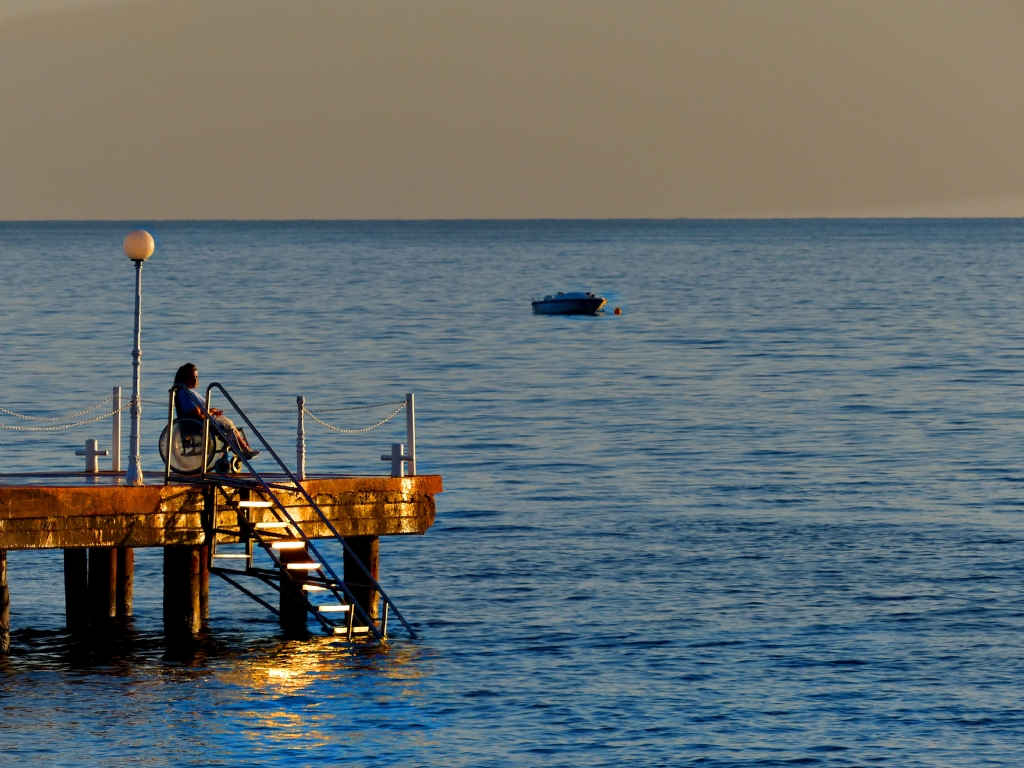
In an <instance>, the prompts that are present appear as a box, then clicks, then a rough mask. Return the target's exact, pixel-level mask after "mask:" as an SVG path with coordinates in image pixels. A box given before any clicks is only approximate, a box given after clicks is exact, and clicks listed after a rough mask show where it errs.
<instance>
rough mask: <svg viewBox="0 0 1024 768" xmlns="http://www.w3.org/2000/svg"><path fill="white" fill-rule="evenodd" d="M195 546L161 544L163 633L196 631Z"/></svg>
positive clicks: (176, 635) (188, 634) (178, 635)
mask: <svg viewBox="0 0 1024 768" xmlns="http://www.w3.org/2000/svg"><path fill="white" fill-rule="evenodd" d="M199 614H200V607H199V547H188V546H171V547H164V634H165V635H166V636H167V638H168V639H181V638H188V637H192V636H193V635H197V634H199V628H200V624H201V621H200V618H199Z"/></svg>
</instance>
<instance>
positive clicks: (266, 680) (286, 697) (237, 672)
mask: <svg viewBox="0 0 1024 768" xmlns="http://www.w3.org/2000/svg"><path fill="white" fill-rule="evenodd" d="M421 657H422V653H421V652H420V650H419V649H418V648H417V647H416V646H414V645H411V644H404V643H403V644H401V645H390V644H389V645H384V646H369V645H353V644H348V643H345V642H340V641H338V640H337V639H335V638H330V637H312V638H309V639H305V640H293V641H288V642H284V643H282V644H281V645H278V646H276V647H274V648H269V649H267V648H263V649H260V650H258V651H255V652H253V654H252V656H251V657H249V658H241V659H238V660H237V663H236V664H234V665H232V667H231V668H230V669H224V670H222V671H220V672H218V673H217V674H218V678H219V679H220V680H221V681H222V682H223V683H225V684H228V685H233V686H238V687H240V688H244V689H246V691H247V693H250V692H254V693H257V695H258V696H259V700H260V701H261V703H262V705H263V706H260V707H258V708H252V709H249V710H248V711H246V712H244V713H240V715H239V717H238V722H241V723H245V724H246V725H245V730H246V731H247V732H250V733H253V734H258V736H259V738H260V739H267V740H270V741H273V742H277V743H284V742H288V741H290V740H301V742H302V743H304V744H306V745H308V746H316V745H319V746H323V745H326V744H330V743H335V742H338V741H339V740H345V741H361V740H362V734H361V731H360V730H359V729H355V730H350V729H343V730H340V731H339V729H338V728H337V727H336V725H335V724H336V722H337V718H338V708H337V707H324V708H323V709H321V705H322V704H323V702H322V701H319V700H317V699H315V698H314V697H312V696H309V695H308V694H309V693H311V690H310V689H312V688H313V686H314V684H316V683H317V682H318V681H321V680H335V681H341V682H342V683H343V682H344V681H343V678H344V676H346V675H365V674H367V673H370V674H372V675H373V676H374V677H376V678H380V679H381V680H382V681H383V680H390V681H397V682H399V683H402V682H403V681H408V682H412V681H414V680H416V679H419V678H420V677H422V676H423V674H424V673H423V670H422V666H421V665H420V664H418V663H417V661H419V660H420V659H421ZM356 690H359V688H358V687H357V689H356ZM394 693H395V691H394V689H392V690H391V691H390V692H389V695H394ZM304 694H306V700H305V701H303V702H301V705H300V704H299V702H297V701H296V699H295V698H294V697H296V696H303V695H304ZM328 695H330V696H331V698H334V697H335V696H345V695H365V690H363V691H362V693H361V694H356V693H355V691H352V692H351V693H349V694H347V693H346V692H345V686H344V685H341V686H339V688H338V689H337V691H336V692H335V693H334V694H333V695H332V694H328ZM240 698H242V699H249V698H250V697H249V696H248V695H246V696H244V697H240ZM416 739H417V740H422V736H417V737H416Z"/></svg>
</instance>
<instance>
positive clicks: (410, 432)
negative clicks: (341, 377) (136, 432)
mask: <svg viewBox="0 0 1024 768" xmlns="http://www.w3.org/2000/svg"><path fill="white" fill-rule="evenodd" d="M111 400H113V401H114V409H113V410H111V411H110V412H109V413H104V414H102V415H100V416H95V417H93V418H90V419H84V420H82V421H75V422H70V423H67V424H53V425H48V426H15V425H13V424H0V429H5V430H8V431H11V432H59V431H61V430H65V429H73V428H74V427H82V426H85V425H87V424H95V423H96V422H98V421H103V419H109V418H111V417H113V418H114V430H113V438H112V446H111V447H112V449H113V450H112V454H113V455H114V457H115V458H114V460H113V461H112V468H113V470H114V471H119V470H120V452H121V451H120V445H121V440H120V437H121V434H120V433H121V423H120V421H121V420H120V414H121V413H122V412H123V411H126V410H128V409H129V408H130V407H131V401H129V402H128V403H126V404H125V405H123V406H122V405H120V403H121V392H120V387H115V388H114V394H113V395H111V396H110V397H107V398H104V399H103V400H100V402H98V403H96V404H95V405H92V406H90V407H88V408H85V409H83V410H81V411H76V412H75V413H69V414H67V415H65V416H31V415H28V414H24V413H18V412H17V411H12V410H8V409H7V408H0V413H3V414H6V415H8V416H12V417H15V418H19V419H25V420H28V421H66V420H68V419H73V418H76V417H78V416H83V415H85V414H87V413H91V412H92V411H95V410H96V409H97V408H99V407H100V406H102V405H104V404H105V403H109V402H110V401H111ZM140 402H141V403H147V404H150V405H161V406H162V405H164V403H163V402H162V401H160V400H146V399H142V398H140ZM296 405H297V408H296V409H292V408H262V409H252V410H251V411H250V413H278V414H289V413H297V416H298V433H297V439H296V460H297V470H298V476H299V478H300V479H304V478H305V475H306V438H305V418H304V417H305V416H306V415H308V416H309V417H310V418H311V419H312V420H313V421H315V422H316V423H317V424H319V425H320V426H322V427H324V428H325V429H329V430H331V431H332V432H337V433H339V434H343V435H358V434H363V433H365V432H370V431H372V430H374V429H377V428H378V427H382V426H383V425H385V424H387V423H388V422H389V421H391V420H392V419H393V418H395V416H397V415H398V414H399V413H401V412H402V411H403V410H404V411H405V412H406V431H407V442H406V443H405V444H404V445H403V444H400V443H393V444H392V446H391V447H392V451H391V456H390V457H385V456H382V457H381V458H382V459H385V458H388V459H389V460H392V475H394V476H398V477H401V476H404V474H405V473H404V464H405V463H407V464H408V467H409V475H415V474H416V416H415V405H414V399H413V395H412V394H408V395H406V396H405V399H404V400H391V401H388V402H385V403H372V404H370V405H349V406H344V407H341V408H315V409H314V408H307V407H306V404H305V398H304V397H298V398H296ZM388 406H398V407H397V408H395V410H393V411H392V412H391V413H389V414H388V415H387V416H385V417H384V418H383V419H381V420H380V421H377V422H375V423H373V424H371V425H370V426H368V427H356V428H346V427H337V426H335V425H333V424H329V423H327V422H326V421H324V420H323V419H321V418H320V417H319V416H317V414H324V413H344V412H347V411H366V410H372V409H375V408H386V407H388ZM406 447H408V452H407V453H406ZM396 467H397V469H396ZM396 473H397V474H396Z"/></svg>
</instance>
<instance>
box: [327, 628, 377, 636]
mask: <svg viewBox="0 0 1024 768" xmlns="http://www.w3.org/2000/svg"><path fill="white" fill-rule="evenodd" d="M369 631H370V628H369V627H352V634H353V635H365V634H368V633H369ZM334 634H336V635H347V634H348V627H335V628H334Z"/></svg>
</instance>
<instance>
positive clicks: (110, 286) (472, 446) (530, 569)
mask: <svg viewBox="0 0 1024 768" xmlns="http://www.w3.org/2000/svg"><path fill="white" fill-rule="evenodd" d="M140 226H141V227H145V228H147V229H148V230H149V231H151V232H152V233H153V234H154V236H155V238H156V242H157V246H156V252H155V254H154V255H153V257H152V258H151V259H150V260H149V261H148V262H147V263H146V264H145V267H144V269H143V307H142V309H143V321H142V374H141V382H142V397H143V398H144V400H145V401H146V402H145V403H144V406H143V414H142V427H141V429H142V445H143V455H142V463H143V467H144V469H146V470H150V471H157V470H159V469H160V468H161V462H160V458H159V456H158V453H157V438H158V435H159V433H160V430H161V428H162V425H163V423H165V419H166V413H167V411H166V405H165V403H166V398H167V391H168V388H169V387H170V386H171V383H172V379H173V376H174V372H175V370H176V369H177V368H178V366H179V365H182V364H183V363H194V364H195V365H197V366H198V369H199V376H200V387H201V388H205V386H206V385H207V384H208V383H210V382H213V381H216V382H220V383H221V384H222V385H223V386H224V387H225V388H226V389H227V390H228V391H229V392H230V393H231V394H232V396H233V397H234V398H235V399H236V400H237V401H238V403H239V404H240V405H242V407H243V408H245V409H251V411H252V412H253V415H252V418H253V420H254V423H255V424H257V426H258V427H259V429H260V430H261V432H262V433H263V434H264V435H265V436H266V437H267V440H268V442H270V443H271V444H272V445H273V446H274V447H275V449H277V450H278V452H279V453H280V454H281V455H282V456H283V457H286V459H287V460H289V461H294V460H295V444H296V428H297V425H296V411H295V402H296V401H295V398H296V396H300V395H301V396H303V397H305V399H306V404H307V407H309V408H310V409H312V410H314V411H316V410H317V409H320V410H321V413H320V414H319V415H320V418H321V419H322V420H323V421H324V422H326V423H329V424H331V425H332V426H334V427H336V428H339V429H362V428H364V427H367V426H371V425H372V424H374V423H376V422H377V421H379V420H381V419H383V418H384V417H385V416H387V415H388V414H389V413H390V412H391V411H392V410H394V409H393V407H390V406H380V405H378V404H381V403H388V402H393V401H398V400H401V399H402V398H404V396H405V394H406V393H408V392H412V393H415V395H416V405H417V440H418V446H417V453H418V456H417V458H418V470H419V473H421V474H438V475H441V476H442V477H443V484H444V492H443V493H442V494H440V495H439V496H437V518H436V521H435V523H434V525H433V527H431V528H430V530H429V531H428V532H427V533H426V534H425V535H423V536H395V537H387V538H384V539H382V541H381V566H380V580H381V582H382V585H383V587H384V589H385V590H387V591H388V593H389V595H390V596H391V598H392V599H393V600H394V601H395V604H396V605H397V606H399V608H400V610H401V611H402V613H403V615H404V616H406V618H408V619H409V621H410V622H411V624H412V625H413V626H414V627H415V629H416V631H417V632H418V633H419V635H420V638H419V639H418V640H412V639H410V638H409V637H408V636H407V635H405V634H404V633H403V631H402V628H401V626H400V625H399V624H398V623H397V622H394V621H392V623H391V626H390V637H389V642H388V644H387V645H386V646H383V647H370V646H368V645H366V644H356V645H349V644H347V643H345V642H343V641H340V640H338V639H335V638H331V637H323V636H320V635H319V634H317V633H315V632H314V633H313V634H312V635H311V636H310V638H309V639H298V640H296V639H289V638H287V637H285V636H284V635H283V634H282V632H281V630H280V628H279V627H278V625H277V624H276V623H275V618H274V616H273V615H272V614H270V613H269V612H268V611H266V610H265V609H264V608H263V607H261V606H260V605H259V604H258V603H255V602H254V601H252V600H250V599H249V598H247V597H246V596H245V595H243V594H242V593H240V592H237V591H235V590H234V589H233V588H232V587H231V586H230V585H228V584H227V583H225V582H221V581H219V580H217V579H214V581H213V584H212V585H211V616H210V620H209V623H208V625H207V626H206V627H205V628H204V631H203V635H202V637H201V638H200V640H199V642H198V643H197V646H196V648H195V649H194V650H193V651H192V652H191V653H188V654H181V653H172V652H170V650H169V648H168V646H167V645H166V643H165V641H164V637H163V634H162V619H161V590H162V580H161V569H162V555H161V552H160V550H156V549H139V550H137V552H136V575H135V590H136V591H135V608H134V614H135V615H134V617H133V618H132V619H131V621H130V622H129V623H128V625H127V626H126V627H124V628H123V631H122V632H121V633H120V634H118V635H117V636H116V637H113V638H106V639H97V640H94V641H92V642H88V643H82V642H77V641H76V642H73V641H72V639H71V638H70V637H69V635H68V634H67V632H66V629H65V618H64V598H63V579H62V555H61V552H60V551H33V552H28V551H15V552H11V553H10V554H9V557H8V561H9V583H10V592H11V605H12V608H11V624H12V650H11V653H10V655H9V656H8V657H7V658H6V659H4V660H2V661H0V764H2V765H3V766H4V768H15V767H18V768H20V767H21V766H147V767H148V766H153V767H163V766H310V767H314V766H315V767H317V768H320V767H321V766H328V765H331V766H333V765H352V766H399V765H401V766H509V765H517V766H519V765H521V766H624V765H630V766H632V765H636V766H690V765H693V766H715V767H717V766H789V765H808V766H874V765H888V766H899V767H900V768H909V767H912V766H980V765H986V766H1004V765H1005V766H1014V765H1021V764H1024V450H1022V449H1024V418H1022V416H1024V413H1022V409H1024V386H1022V384H1024V220H936V219H931V220H802V221H801V220H796V221H691V220H680V221H452V222H440V221H439V222H384V221H381V222H321V221H315V222H313V221H311V222H259V221H253V222H248V221H247V222H229V221H224V222H216V221H212V222H187V221H182V222H164V221H157V222H146V221H138V222H135V221H132V222H65V223H61V222H55V223H11V222H8V223H2V224H0V407H2V408H5V409H7V410H11V411H15V412H18V413H22V414H28V415H36V416H51V415H52V416H58V415H64V414H70V413H74V412H76V411H80V410H82V409H84V408H87V407H89V406H91V405H93V404H95V403H97V402H99V401H101V400H103V399H104V398H106V397H107V396H109V395H110V394H111V391H112V387H114V386H121V387H123V388H124V391H125V393H126V395H127V393H128V392H130V388H131V376H132V368H131V349H132V333H133V328H132V325H133V312H134V289H135V275H134V270H133V268H132V265H131V264H130V262H129V261H128V260H127V259H126V258H125V256H124V254H123V253H122V251H121V241H122V239H123V237H124V235H125V234H126V233H127V232H128V231H129V230H131V229H134V228H136V227H140ZM560 290H561V291H570V290H589V291H594V292H596V293H600V294H602V295H603V296H605V297H607V299H608V307H607V311H606V312H605V313H604V314H602V315H599V316H596V317H557V316H539V315H533V314H532V312H531V307H530V300H531V298H533V297H536V296H541V295H544V294H547V293H552V292H555V291H560ZM616 307H618V308H620V309H621V314H618V315H617V314H615V313H614V312H613V310H614V308H616ZM214 405H218V401H217V399H216V397H215V398H214ZM220 405H222V406H223V403H220ZM358 405H373V406H376V407H375V408H368V409H364V410H356V411H333V410H332V411H328V409H336V408H345V407H350V406H358ZM105 407H109V404H108V405H107V406H103V407H101V409H99V410H95V411H92V412H90V414H87V415H85V416H81V417H78V420H87V419H89V418H90V417H91V416H92V415H96V414H98V415H102V414H103V412H104V411H103V410H102V408H105ZM257 411H260V412H258V413H257ZM0 423H2V424H7V425H16V426H25V425H32V424H36V423H38V422H28V421H25V420H20V419H17V418H15V417H11V416H8V415H6V414H2V413H0ZM90 438H94V439H97V440H99V442H100V448H109V443H110V420H109V419H106V420H100V421H97V422H93V423H91V424H85V425H82V426H79V427H75V428H72V429H68V430H57V431H50V432H16V431H10V430H0V482H2V481H3V477H2V475H3V474H11V473H18V472H27V471H78V470H80V469H82V467H83V463H82V462H83V459H82V458H81V457H78V456H76V455H75V450H76V449H80V448H82V447H83V444H84V441H85V440H87V439H90ZM127 440H128V438H127V427H125V436H124V443H125V445H124V451H123V458H122V462H126V460H127ZM306 440H307V446H308V454H307V471H309V472H310V473H334V474H357V475H386V474H387V473H388V471H389V465H388V464H387V463H385V462H383V461H381V459H380V457H381V454H384V453H388V451H389V450H390V445H391V443H393V442H404V441H405V423H404V414H399V416H398V417H396V418H395V419H392V420H391V421H388V422H386V423H385V424H383V425H381V426H380V427H378V428H376V429H373V430H370V431H367V432H362V433H357V434H348V433H341V432H336V431H332V430H329V429H327V428H325V427H322V426H320V425H319V424H317V423H315V422H312V421H310V420H309V419H307V422H306ZM108 461H109V458H104V459H101V468H103V467H105V466H109V465H108V464H105V463H104V462H108ZM257 462H258V463H257V467H259V466H260V463H259V462H263V463H264V466H266V467H267V468H269V467H270V462H269V461H268V459H267V457H266V455H264V456H263V457H262V458H261V459H258V460H257Z"/></svg>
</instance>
